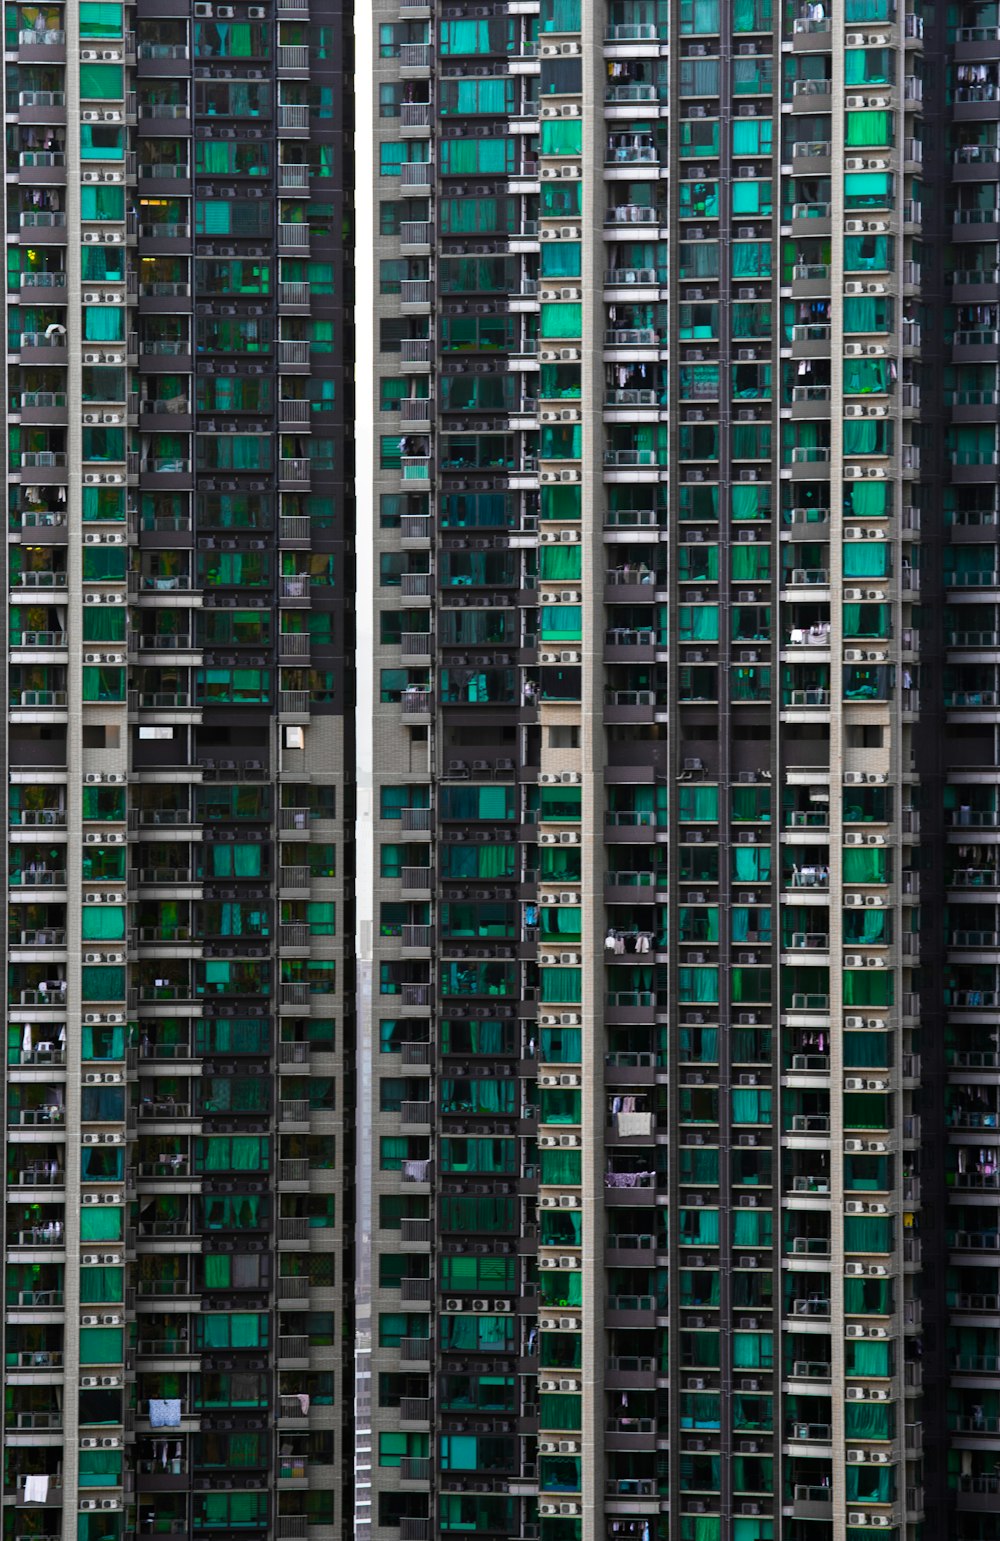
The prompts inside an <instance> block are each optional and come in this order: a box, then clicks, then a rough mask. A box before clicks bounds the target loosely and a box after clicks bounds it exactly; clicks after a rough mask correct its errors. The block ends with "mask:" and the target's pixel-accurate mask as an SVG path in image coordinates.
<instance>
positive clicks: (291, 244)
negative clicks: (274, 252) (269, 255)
mask: <svg viewBox="0 0 1000 1541" xmlns="http://www.w3.org/2000/svg"><path fill="white" fill-rule="evenodd" d="M302 111H303V112H305V111H306V108H303V109H302ZM278 247H279V249H280V250H281V251H308V250H309V226H308V225H307V224H305V223H303V224H287V223H282V224H279V226H278Z"/></svg>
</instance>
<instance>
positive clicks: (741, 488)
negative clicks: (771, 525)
mask: <svg viewBox="0 0 1000 1541" xmlns="http://www.w3.org/2000/svg"><path fill="white" fill-rule="evenodd" d="M766 490H767V489H765V488H763V487H758V486H752V487H751V486H745V485H736V486H734V487H732V488H730V504H731V507H732V513H733V518H734V519H760V518H761V517H762V514H763V512H764V511H765V509H766V498H765V492H766Z"/></svg>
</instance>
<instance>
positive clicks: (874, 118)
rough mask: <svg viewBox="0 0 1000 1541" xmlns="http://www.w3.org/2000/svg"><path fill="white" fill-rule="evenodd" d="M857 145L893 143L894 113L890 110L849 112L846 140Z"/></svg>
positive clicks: (852, 144)
mask: <svg viewBox="0 0 1000 1541" xmlns="http://www.w3.org/2000/svg"><path fill="white" fill-rule="evenodd" d="M844 142H845V144H846V145H847V146H848V147H851V146H855V145H891V144H892V114H891V113H889V112H849V113H848V114H847V133H846V136H845V140H844Z"/></svg>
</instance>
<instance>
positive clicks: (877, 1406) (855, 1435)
mask: <svg viewBox="0 0 1000 1541" xmlns="http://www.w3.org/2000/svg"><path fill="white" fill-rule="evenodd" d="M844 1421H845V1433H846V1435H847V1438H848V1439H891V1438H892V1434H893V1408H892V1405H891V1404H887V1403H885V1402H847V1403H845V1406H844Z"/></svg>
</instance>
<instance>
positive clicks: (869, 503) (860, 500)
mask: <svg viewBox="0 0 1000 1541" xmlns="http://www.w3.org/2000/svg"><path fill="white" fill-rule="evenodd" d="M845 389H846V386H845ZM891 490H892V489H891V486H890V484H889V483H888V482H883V481H878V482H859V483H856V484H854V485H852V486H851V487H850V488H849V489H847V490H845V494H844V512H845V513H846V514H848V515H850V516H852V517H853V518H855V519H878V518H884V517H885V513H886V509H887V506H888V499H889V493H890V492H891ZM847 549H849V548H847V547H845V551H846V550H847Z"/></svg>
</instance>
